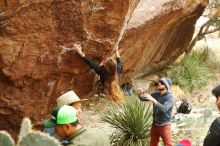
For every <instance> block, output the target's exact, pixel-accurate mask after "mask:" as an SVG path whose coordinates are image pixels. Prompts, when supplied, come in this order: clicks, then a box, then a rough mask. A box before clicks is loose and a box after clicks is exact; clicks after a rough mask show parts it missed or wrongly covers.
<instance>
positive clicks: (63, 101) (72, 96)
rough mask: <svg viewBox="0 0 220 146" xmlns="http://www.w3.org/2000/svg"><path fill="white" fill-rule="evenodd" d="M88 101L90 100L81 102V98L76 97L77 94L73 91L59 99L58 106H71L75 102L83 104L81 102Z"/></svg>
mask: <svg viewBox="0 0 220 146" xmlns="http://www.w3.org/2000/svg"><path fill="white" fill-rule="evenodd" d="M86 100H88V99H81V100H80V98H79V97H78V96H77V95H76V93H75V92H74V91H72V90H71V91H68V92H66V93H64V94H63V95H61V96H60V97H58V98H57V106H62V105H70V104H72V103H74V102H81V101H86Z"/></svg>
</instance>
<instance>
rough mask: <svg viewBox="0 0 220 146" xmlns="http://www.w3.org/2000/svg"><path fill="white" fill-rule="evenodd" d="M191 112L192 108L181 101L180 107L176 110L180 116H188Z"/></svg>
mask: <svg viewBox="0 0 220 146" xmlns="http://www.w3.org/2000/svg"><path fill="white" fill-rule="evenodd" d="M191 110H192V106H191V105H190V104H189V103H188V102H186V101H183V102H182V103H181V104H180V106H179V107H178V108H177V112H178V113H182V114H189V113H190V112H191Z"/></svg>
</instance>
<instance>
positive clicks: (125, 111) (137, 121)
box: [101, 96, 152, 146]
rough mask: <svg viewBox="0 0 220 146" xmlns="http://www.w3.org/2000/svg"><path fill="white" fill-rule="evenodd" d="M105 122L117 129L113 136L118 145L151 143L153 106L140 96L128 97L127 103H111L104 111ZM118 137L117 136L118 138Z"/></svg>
mask: <svg viewBox="0 0 220 146" xmlns="http://www.w3.org/2000/svg"><path fill="white" fill-rule="evenodd" d="M101 118H102V120H103V121H104V122H107V123H109V124H110V125H111V126H112V127H113V128H115V129H116V131H115V132H114V133H113V135H112V136H111V141H112V142H114V143H113V145H116V146H136V145H137V146H145V145H148V144H149V140H150V128H151V124H152V107H151V105H150V104H149V103H148V102H141V101H140V100H139V99H138V97H136V96H131V97H126V100H125V103H123V104H116V103H111V104H110V105H109V106H108V107H106V108H105V110H104V111H103V113H102V116H101ZM116 137H117V138H116Z"/></svg>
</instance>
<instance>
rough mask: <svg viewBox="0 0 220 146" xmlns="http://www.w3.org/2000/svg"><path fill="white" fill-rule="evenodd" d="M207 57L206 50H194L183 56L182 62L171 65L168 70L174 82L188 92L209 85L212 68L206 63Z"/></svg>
mask: <svg viewBox="0 0 220 146" xmlns="http://www.w3.org/2000/svg"><path fill="white" fill-rule="evenodd" d="M206 57H207V52H206V51H199V50H197V51H192V52H191V53H190V54H187V55H185V56H184V57H183V59H182V61H181V63H180V64H178V65H171V66H170V67H169V69H168V71H167V72H168V75H169V76H170V77H171V78H172V81H173V83H174V84H176V85H179V86H180V87H181V88H182V89H183V90H185V91H187V92H191V91H192V90H193V89H199V88H201V87H203V86H205V85H207V84H208V83H209V82H208V81H209V79H210V77H211V76H212V73H211V70H210V69H209V68H208V66H207V64H206V63H205V60H206Z"/></svg>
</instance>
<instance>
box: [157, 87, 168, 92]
mask: <svg viewBox="0 0 220 146" xmlns="http://www.w3.org/2000/svg"><path fill="white" fill-rule="evenodd" d="M164 90H166V88H159V89H158V91H160V92H161V91H164Z"/></svg>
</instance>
